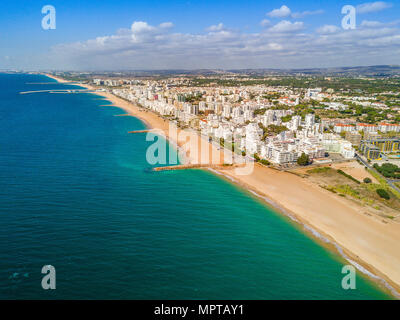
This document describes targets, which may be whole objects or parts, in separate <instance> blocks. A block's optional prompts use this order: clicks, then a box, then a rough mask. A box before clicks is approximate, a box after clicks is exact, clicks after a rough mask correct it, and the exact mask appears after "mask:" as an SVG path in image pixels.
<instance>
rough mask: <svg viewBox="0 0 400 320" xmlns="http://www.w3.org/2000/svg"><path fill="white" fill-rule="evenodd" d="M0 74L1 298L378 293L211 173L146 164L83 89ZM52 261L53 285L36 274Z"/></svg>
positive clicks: (139, 144)
mask: <svg viewBox="0 0 400 320" xmlns="http://www.w3.org/2000/svg"><path fill="white" fill-rule="evenodd" d="M50 81H53V80H50V79H48V78H47V77H45V76H39V75H5V74H0V298H1V299H14V298H21V299H22V298H24V299H26V298H28V299H31V298H34V299H48V298H59V299H61V298H62V299H64V298H76V299H100V298H101V299H175V298H178V299H384V298H388V296H387V295H386V294H384V293H383V292H382V291H380V289H378V288H377V287H376V286H375V284H373V283H372V282H370V281H369V280H367V279H365V278H363V277H358V278H357V290H350V291H346V290H343V289H342V288H341V279H342V277H343V275H342V274H341V269H342V266H343V264H344V263H345V262H344V261H342V260H341V259H340V258H339V257H338V256H336V255H335V254H333V253H330V252H328V251H327V250H326V249H324V248H322V247H320V246H319V245H318V244H317V243H315V242H314V241H313V240H311V239H310V238H309V237H308V236H306V235H305V234H304V233H303V232H302V231H301V230H300V229H299V228H297V227H296V226H294V225H293V224H291V223H290V222H289V221H288V220H287V219H286V218H285V217H283V216H282V215H280V214H278V213H275V212H274V211H272V210H270V209H268V208H267V207H266V206H265V205H263V204H262V203H261V202H259V201H258V200H257V199H254V198H253V197H251V196H250V195H249V194H248V193H246V192H244V191H243V190H240V189H239V188H237V187H235V186H234V185H232V184H230V183H228V182H227V181H225V180H223V179H220V178H219V177H217V176H215V175H213V174H212V173H210V172H207V171H202V170H186V171H169V172H157V173H155V172H151V171H150V170H149V168H150V167H151V166H150V165H149V164H147V162H146V159H145V153H146V148H147V147H148V146H149V145H150V144H151V142H146V141H145V134H128V133H127V132H128V131H129V130H140V129H143V128H144V125H143V123H141V122H140V121H139V120H138V119H135V118H132V117H115V116H114V115H117V114H121V113H123V111H121V110H120V109H117V108H113V107H104V106H103V107H102V106H101V105H104V104H109V103H108V102H107V101H105V100H102V99H101V98H100V97H98V96H96V95H93V94H50V93H36V94H28V95H20V94H19V92H20V91H27V90H43V89H61V88H67V87H71V86H67V85H61V84H29V83H35V82H50ZM47 264H51V265H53V266H54V267H55V268H56V276H57V277H56V281H57V282H56V283H57V287H56V290H47V291H46V290H43V289H42V288H41V279H42V276H43V275H42V274H41V269H42V267H43V266H44V265H47Z"/></svg>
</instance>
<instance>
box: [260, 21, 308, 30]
mask: <svg viewBox="0 0 400 320" xmlns="http://www.w3.org/2000/svg"><path fill="white" fill-rule="evenodd" d="M303 28H304V23H303V22H290V21H287V20H283V21H281V22H278V23H277V24H276V25H274V26H273V27H271V28H269V29H268V30H269V31H271V32H295V31H299V30H301V29H303Z"/></svg>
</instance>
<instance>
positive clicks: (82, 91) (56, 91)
mask: <svg viewBox="0 0 400 320" xmlns="http://www.w3.org/2000/svg"><path fill="white" fill-rule="evenodd" d="M43 92H46V93H94V92H97V91H96V90H90V89H56V90H54V89H53V90H34V91H23V92H20V93H19V94H32V93H43Z"/></svg>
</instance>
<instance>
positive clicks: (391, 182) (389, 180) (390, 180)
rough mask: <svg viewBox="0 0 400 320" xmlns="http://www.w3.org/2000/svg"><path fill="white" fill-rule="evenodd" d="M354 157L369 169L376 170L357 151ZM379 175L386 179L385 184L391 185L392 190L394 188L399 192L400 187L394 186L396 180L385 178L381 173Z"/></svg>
mask: <svg viewBox="0 0 400 320" xmlns="http://www.w3.org/2000/svg"><path fill="white" fill-rule="evenodd" d="M356 159H358V160H360V161H361V162H362V163H363V164H364V165H365V166H366V167H367V168H369V169H370V170H373V171H374V172H377V171H376V170H375V168H374V167H372V166H371V165H370V164H369V163H368V161H365V160H364V159H363V158H362V157H360V156H359V155H358V154H357V153H356ZM377 173H378V174H379V175H381V174H380V173H379V172H377ZM381 177H382V178H384V179H385V180H386V182H387V184H388V185H389V186H391V187H392V188H393V189H394V190H396V191H397V192H399V193H400V189H399V188H398V187H396V185H395V184H394V182H397V181H398V180H392V179H387V178H385V177H383V176H382V175H381Z"/></svg>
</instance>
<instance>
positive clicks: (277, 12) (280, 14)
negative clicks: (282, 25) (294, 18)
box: [267, 5, 292, 18]
mask: <svg viewBox="0 0 400 320" xmlns="http://www.w3.org/2000/svg"><path fill="white" fill-rule="evenodd" d="M291 13H292V11H291V10H290V9H289V8H288V7H287V6H285V5H283V6H282V7H280V8H279V9H274V10H272V11H271V12H268V13H267V16H269V17H271V18H285V17H288V16H290V14H291Z"/></svg>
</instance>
